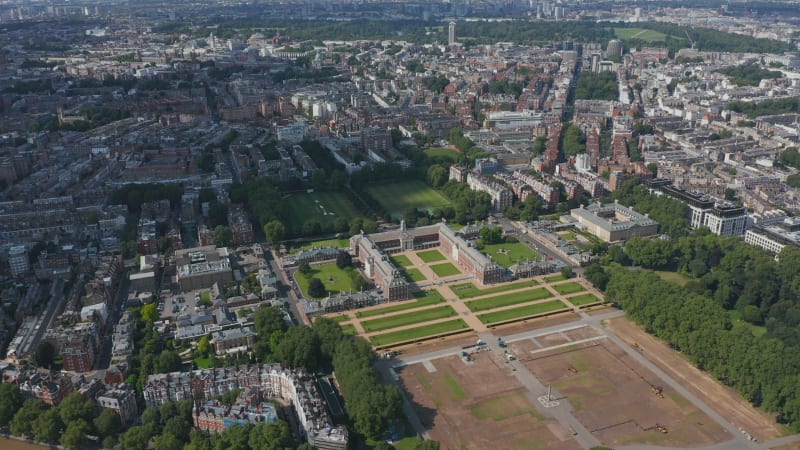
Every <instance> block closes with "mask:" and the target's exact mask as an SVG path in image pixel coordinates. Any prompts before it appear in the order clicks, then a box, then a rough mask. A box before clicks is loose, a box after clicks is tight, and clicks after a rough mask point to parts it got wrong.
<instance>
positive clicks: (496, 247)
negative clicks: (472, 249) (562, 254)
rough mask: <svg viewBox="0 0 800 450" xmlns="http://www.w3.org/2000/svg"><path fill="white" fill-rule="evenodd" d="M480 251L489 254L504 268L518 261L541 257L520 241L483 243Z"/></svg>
mask: <svg viewBox="0 0 800 450" xmlns="http://www.w3.org/2000/svg"><path fill="white" fill-rule="evenodd" d="M481 252H483V253H484V254H485V255H488V256H490V257H491V258H492V259H493V260H494V261H495V262H497V264H500V265H501V266H503V267H505V268H509V267H511V266H513V265H514V264H516V263H518V262H520V261H525V260H528V259H530V260H538V259H541V257H542V255H540V254H538V253H536V252H535V251H533V250H532V249H531V248H530V247H528V246H527V245H526V244H523V243H522V242H515V243H512V244H491V245H484V246H483V250H481Z"/></svg>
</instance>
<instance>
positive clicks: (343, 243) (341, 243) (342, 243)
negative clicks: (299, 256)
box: [289, 239, 350, 255]
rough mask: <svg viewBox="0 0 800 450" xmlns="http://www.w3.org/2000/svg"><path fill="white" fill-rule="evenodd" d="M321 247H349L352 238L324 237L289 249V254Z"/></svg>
mask: <svg viewBox="0 0 800 450" xmlns="http://www.w3.org/2000/svg"><path fill="white" fill-rule="evenodd" d="M315 247H316V248H321V247H336V248H347V247H350V240H349V239H322V240H319V241H311V242H305V243H303V245H300V246H298V247H294V248H292V249H291V250H290V251H289V254H291V255H294V254H295V253H299V252H300V251H301V250H308V249H311V248H315Z"/></svg>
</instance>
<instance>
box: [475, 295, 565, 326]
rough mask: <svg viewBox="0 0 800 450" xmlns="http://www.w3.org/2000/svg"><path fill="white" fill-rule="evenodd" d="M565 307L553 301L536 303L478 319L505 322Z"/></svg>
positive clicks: (487, 314) (489, 321)
mask: <svg viewBox="0 0 800 450" xmlns="http://www.w3.org/2000/svg"><path fill="white" fill-rule="evenodd" d="M565 308H566V305H564V303H562V302H561V300H553V301H549V302H544V303H537V304H535V305H526V306H521V307H519V308H511V309H504V310H502V311H497V312H492V313H486V314H481V315H479V316H478V319H479V320H480V321H481V322H483V323H485V324H490V323H497V322H505V321H506V320H512V319H519V318H522V317H530V316H535V315H537V314H544V313H549V312H553V311H558V310H560V309H565Z"/></svg>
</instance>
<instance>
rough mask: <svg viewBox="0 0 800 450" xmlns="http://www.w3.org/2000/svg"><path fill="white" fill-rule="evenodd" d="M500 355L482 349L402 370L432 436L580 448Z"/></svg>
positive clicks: (523, 449) (449, 444) (483, 445)
mask: <svg viewBox="0 0 800 450" xmlns="http://www.w3.org/2000/svg"><path fill="white" fill-rule="evenodd" d="M498 359H499V358H498V355H494V354H492V352H482V353H478V354H476V355H475V360H474V362H473V363H472V364H466V363H464V362H463V361H462V360H461V358H459V357H457V356H452V357H446V358H440V359H436V360H433V361H430V362H429V363H427V364H422V363H420V364H413V365H410V366H406V367H404V368H402V369H400V370H398V373H399V375H400V377H401V380H402V383H403V385H404V387H405V389H406V391H407V392H408V393H409V397H410V400H411V403H412V405H413V406H414V409H415V410H416V411H417V414H418V415H419V417H420V420H421V421H422V423H423V426H425V427H426V428H427V429H428V430H429V433H430V435H431V438H432V439H435V440H437V441H439V442H440V445H441V448H442V449H453V450H455V449H459V448H469V449H470V450H481V449H486V450H496V449H520V450H531V449H535V450H551V449H552V450H561V449H564V450H571V449H579V448H580V446H579V445H578V443H577V442H575V441H574V440H572V436H571V434H570V433H569V431H567V430H566V429H564V427H563V426H561V425H560V424H559V423H558V422H556V421H555V420H553V419H547V418H545V417H544V416H542V415H541V414H539V413H538V412H537V411H536V408H535V407H534V405H533V403H532V402H531V400H532V399H531V398H529V394H528V392H527V391H526V390H525V389H524V388H523V387H522V385H521V384H520V383H519V382H518V381H517V380H516V378H515V377H514V376H513V375H512V374H511V372H510V371H509V369H508V368H507V367H504V366H503V363H498V361H497V360H498ZM431 368H432V369H434V370H435V371H433V372H431V371H430V369H431ZM533 401H535V399H534V400H533Z"/></svg>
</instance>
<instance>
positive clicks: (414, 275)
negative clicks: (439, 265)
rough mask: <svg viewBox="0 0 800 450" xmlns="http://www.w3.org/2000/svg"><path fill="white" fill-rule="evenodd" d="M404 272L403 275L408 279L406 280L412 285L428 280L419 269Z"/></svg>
mask: <svg viewBox="0 0 800 450" xmlns="http://www.w3.org/2000/svg"><path fill="white" fill-rule="evenodd" d="M402 272H403V275H404V276H405V277H406V279H407V280H408V281H410V282H412V283H416V282H418V281H425V280H427V278H425V275H423V274H422V272H420V271H419V269H406V270H403V271H402Z"/></svg>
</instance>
